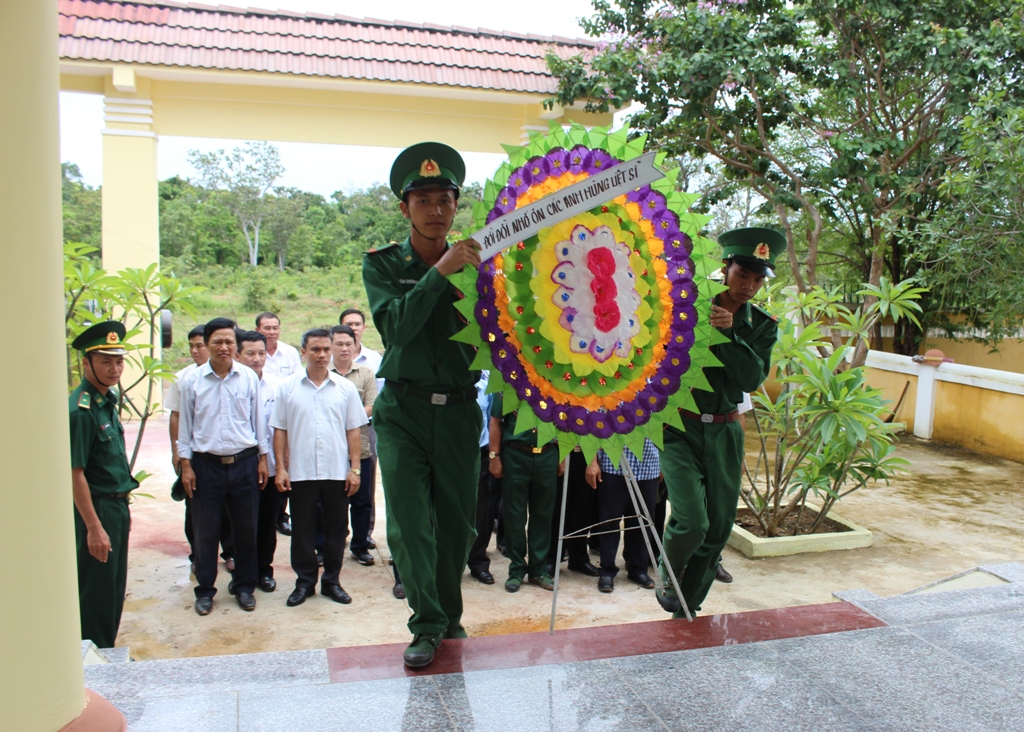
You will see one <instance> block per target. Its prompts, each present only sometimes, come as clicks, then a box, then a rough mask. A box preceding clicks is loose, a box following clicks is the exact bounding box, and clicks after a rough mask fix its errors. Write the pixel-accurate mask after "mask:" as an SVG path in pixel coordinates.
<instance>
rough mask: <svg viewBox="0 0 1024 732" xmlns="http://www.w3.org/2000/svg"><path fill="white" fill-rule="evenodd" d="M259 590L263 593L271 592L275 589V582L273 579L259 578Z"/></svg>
mask: <svg viewBox="0 0 1024 732" xmlns="http://www.w3.org/2000/svg"><path fill="white" fill-rule="evenodd" d="M260 589H261V590H263V591H264V592H273V591H274V590H276V589H277V580H276V579H274V578H273V577H260Z"/></svg>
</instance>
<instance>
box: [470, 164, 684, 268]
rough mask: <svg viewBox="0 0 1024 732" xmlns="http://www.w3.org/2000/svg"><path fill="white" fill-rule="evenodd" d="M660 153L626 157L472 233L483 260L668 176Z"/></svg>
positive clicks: (510, 212)
mask: <svg viewBox="0 0 1024 732" xmlns="http://www.w3.org/2000/svg"><path fill="white" fill-rule="evenodd" d="M656 155H657V153H654V152H649V153H645V154H644V155H641V156H640V157H638V158H633V159H632V160H625V161H623V162H621V163H618V164H617V165H614V166H612V167H611V168H608V169H607V170H603V171H601V172H600V173H597V174H595V175H591V176H590V177H588V178H587V179H586V180H581V181H579V182H578V183H573V184H572V185H571V186H567V187H565V188H563V189H561V190H559V191H555V192H554V193H551V194H548V195H547V196H544V198H542V199H540V200H539V201H534V202H533V203H531V204H528V205H526V206H523V207H522V208H517V209H515V210H514V211H509V212H508V213H506V214H504V215H502V216H499V217H498V218H496V219H495V220H494V221H492V222H491V223H489V224H487V226H485V227H484V228H482V229H480V231H478V232H476V233H475V234H473V235H471V236H470V238H471V239H473V240H474V241H475V242H476V243H477V244H479V245H480V261H487V260H488V259H490V258H491V257H493V256H494V255H495V254H498V253H499V252H500V251H501V250H503V249H507V248H508V247H510V246H512V245H514V244H518V243H519V242H521V241H525V240H526V239H529V238H530V237H531V236H533V235H534V234H536V233H537V232H539V231H541V230H542V229H546V228H548V227H549V226H554V225H555V224H560V223H561V222H563V221H565V220H567V219H571V218H572V217H573V216H577V215H579V214H581V213H584V212H585V211H589V210H590V209H592V208H594V206H600V205H601V204H603V203H607V202H608V201H611V200H613V199H615V198H617V197H618V196H621V195H623V194H624V193H629V192H630V191H635V190H636V189H637V188H639V187H641V186H645V185H647V184H649V183H653V182H654V181H656V180H658V179H659V178H664V177H665V174H664V173H662V172H661V171H660V170H658V169H657V168H655V167H654V158H655V157H656Z"/></svg>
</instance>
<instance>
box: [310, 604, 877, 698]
mask: <svg viewBox="0 0 1024 732" xmlns="http://www.w3.org/2000/svg"><path fill="white" fill-rule="evenodd" d="M884 625H885V623H883V622H882V621H881V620H879V619H878V618H876V617H875V616H873V615H869V614H868V613H866V612H864V611H863V610H861V609H860V608H858V607H856V606H854V605H851V604H849V603H847V602H829V603H825V604H822V605H801V606H799V607H788V608H779V609H776V610H755V611H752V612H745V613H729V614H726V615H709V616H707V617H700V618H697V619H696V620H694V621H693V622H692V623H688V622H687V621H685V620H656V621H652V622H647V623H628V624H624V625H605V626H599V627H595V628H571V629H568V630H557V631H555V634H554V635H548V634H547V633H517V634H513V635H492V636H482V637H479V638H469V639H467V640H447V641H445V642H444V644H443V645H442V646H441V647H440V648H439V649H438V651H437V655H436V656H435V658H434V662H433V663H432V664H430V666H428V667H427V668H425V669H422V670H420V671H411V670H409V669H407V668H406V667H405V666H404V664H403V663H402V651H404V650H405V644H401V643H392V644H388V645H379V646H354V647H350V648H328V649H327V662H328V665H329V668H330V671H331V681H332V682H335V683H337V682H346V681H372V680H375V679H393V678H402V677H405V676H422V675H427V674H450V673H460V672H463V671H486V670H493V669H501V668H521V667H524V666H543V665H546V664H552V663H573V662H575V661H594V660H597V659H602V658H618V657H622V656H640V655H645V654H650V653H665V652H667V651H685V650H688V649H691V648H711V647H715V646H725V645H737V644H740V643H754V642H756V641H766V640H779V639H781V638H795V637H801V636H809V635H821V634H823V633H838V632H842V631H847V630H863V629H866V628H878V627H883V626H884Z"/></svg>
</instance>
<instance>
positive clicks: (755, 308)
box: [750, 303, 779, 323]
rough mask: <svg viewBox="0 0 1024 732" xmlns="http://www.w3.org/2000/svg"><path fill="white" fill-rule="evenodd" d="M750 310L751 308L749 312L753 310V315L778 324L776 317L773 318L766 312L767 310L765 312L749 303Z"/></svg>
mask: <svg viewBox="0 0 1024 732" xmlns="http://www.w3.org/2000/svg"><path fill="white" fill-rule="evenodd" d="M750 308H751V310H753V311H754V312H755V313H758V314H759V315H761V316H762V317H764V318H768V319H769V320H774V321H775V322H776V323H778V322H779V319H778V318H777V317H775V316H774V315H772V314H771V313H769V312H768V311H767V310H765V309H764V308H762V307H760V306H758V305H754V303H751V304H750Z"/></svg>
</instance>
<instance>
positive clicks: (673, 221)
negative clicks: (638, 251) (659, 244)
mask: <svg viewBox="0 0 1024 732" xmlns="http://www.w3.org/2000/svg"><path fill="white" fill-rule="evenodd" d="M650 219H651V226H653V227H654V234H655V235H656V236H657V237H658V238H659V239H661V240H662V241H664V240H665V239H666V238H667V237H671V236H673V235H674V234H677V233H679V217H678V216H677V215H676V212H675V211H670V210H669V209H667V208H663V209H660V210H659V211H657V212H656V213H655V214H654V215H653V216H651V217H650Z"/></svg>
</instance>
